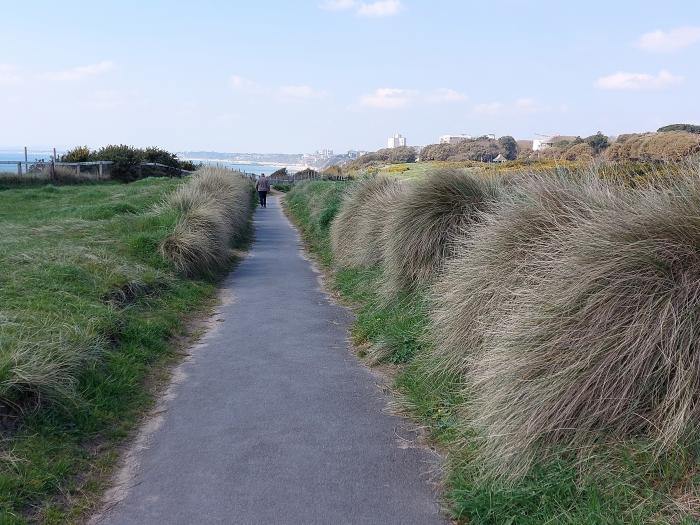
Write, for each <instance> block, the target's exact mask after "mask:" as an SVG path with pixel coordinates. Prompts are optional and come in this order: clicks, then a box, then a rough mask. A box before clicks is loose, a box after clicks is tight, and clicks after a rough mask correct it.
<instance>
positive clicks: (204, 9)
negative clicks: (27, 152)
mask: <svg viewBox="0 0 700 525" xmlns="http://www.w3.org/2000/svg"><path fill="white" fill-rule="evenodd" d="M1 20H2V40H1V48H0V110H1V114H2V121H3V125H2V126H1V127H0V146H4V147H7V146H23V145H25V144H26V145H29V146H32V147H40V146H56V147H59V148H62V147H66V146H71V145H75V144H88V145H90V146H100V145H103V144H105V143H113V142H118V143H129V144H134V145H142V146H143V145H151V144H153V145H159V146H162V147H166V148H169V149H173V150H201V149H206V150H218V151H257V152H305V151H313V150H315V149H319V148H324V147H327V148H333V149H335V150H339V151H343V150H347V149H350V148H359V149H377V148H380V147H383V146H384V145H385V144H386V137H387V136H388V135H390V134H392V133H393V132H394V131H399V132H401V133H403V134H404V135H405V136H406V137H407V138H408V143H409V144H426V143H431V142H436V141H437V138H438V136H439V135H441V134H445V133H467V134H481V133H495V134H496V135H505V134H510V135H514V136H515V137H516V138H532V137H533V136H534V134H535V133H561V134H576V135H587V134H590V133H594V132H596V131H598V130H601V131H603V132H605V133H608V134H618V133H624V132H634V131H646V130H655V129H656V128H658V127H659V126H661V125H664V124H667V123H672V122H693V123H698V124H700V97H698V93H699V92H700V2H698V1H697V0H685V1H680V0H676V1H674V0H666V1H664V2H659V1H634V2H633V1H629V2H611V1H605V2H603V1H597V0H589V1H587V2H584V3H576V4H572V3H570V2H561V1H556V2H555V1H547V2H544V1H540V2H538V1H536V0H531V1H529V2H524V1H515V0H501V1H499V2H484V1H483V0H480V1H466V0H465V1H458V0H433V1H428V0H380V1H374V0H335V1H334V0H329V1H324V0H309V1H306V0H295V1H294V2H291V1H289V2H282V1H273V0H257V1H254V2H244V1H238V2H227V1H215V0H200V1H198V2H187V3H185V2H179V3H176V2H172V1H158V0H153V1H147V0H146V1H144V0H140V1H135V0H121V1H119V2H116V1H112V2H107V1H98V0H93V1H91V2H78V1H70V0H64V1H62V2H54V1H49V0H37V1H31V2H12V3H10V2H3V6H2V13H1Z"/></svg>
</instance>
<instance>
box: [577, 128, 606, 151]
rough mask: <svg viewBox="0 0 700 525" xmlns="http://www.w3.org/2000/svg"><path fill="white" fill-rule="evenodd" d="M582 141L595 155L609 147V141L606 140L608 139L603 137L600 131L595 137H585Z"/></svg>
mask: <svg viewBox="0 0 700 525" xmlns="http://www.w3.org/2000/svg"><path fill="white" fill-rule="evenodd" d="M583 141H584V142H585V143H586V144H588V145H589V146H590V147H591V149H592V150H593V153H594V154H595V155H598V154H599V153H600V152H602V151H603V150H604V149H605V148H607V147H608V146H610V141H609V140H608V137H606V136H605V135H603V134H602V133H601V132H600V131H599V132H598V133H596V134H595V135H591V136H590V137H586V138H585V139H583Z"/></svg>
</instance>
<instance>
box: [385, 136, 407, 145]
mask: <svg viewBox="0 0 700 525" xmlns="http://www.w3.org/2000/svg"><path fill="white" fill-rule="evenodd" d="M404 146H406V137H404V136H403V135H401V133H394V136H393V137H389V140H387V145H386V147H387V148H403V147H404Z"/></svg>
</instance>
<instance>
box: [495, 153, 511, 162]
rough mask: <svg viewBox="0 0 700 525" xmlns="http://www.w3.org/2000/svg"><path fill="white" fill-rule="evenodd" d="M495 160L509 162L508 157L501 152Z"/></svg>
mask: <svg viewBox="0 0 700 525" xmlns="http://www.w3.org/2000/svg"><path fill="white" fill-rule="evenodd" d="M493 161H494V162H508V159H507V158H505V157H504V156H503V155H501V154H500V153H499V154H498V157H496V158H495V159H493Z"/></svg>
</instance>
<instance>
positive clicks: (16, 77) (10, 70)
mask: <svg viewBox="0 0 700 525" xmlns="http://www.w3.org/2000/svg"><path fill="white" fill-rule="evenodd" d="M20 82H22V75H21V74H20V72H19V70H18V69H17V66H14V65H12V64H0V86H12V85H15V84H19V83H20Z"/></svg>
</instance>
